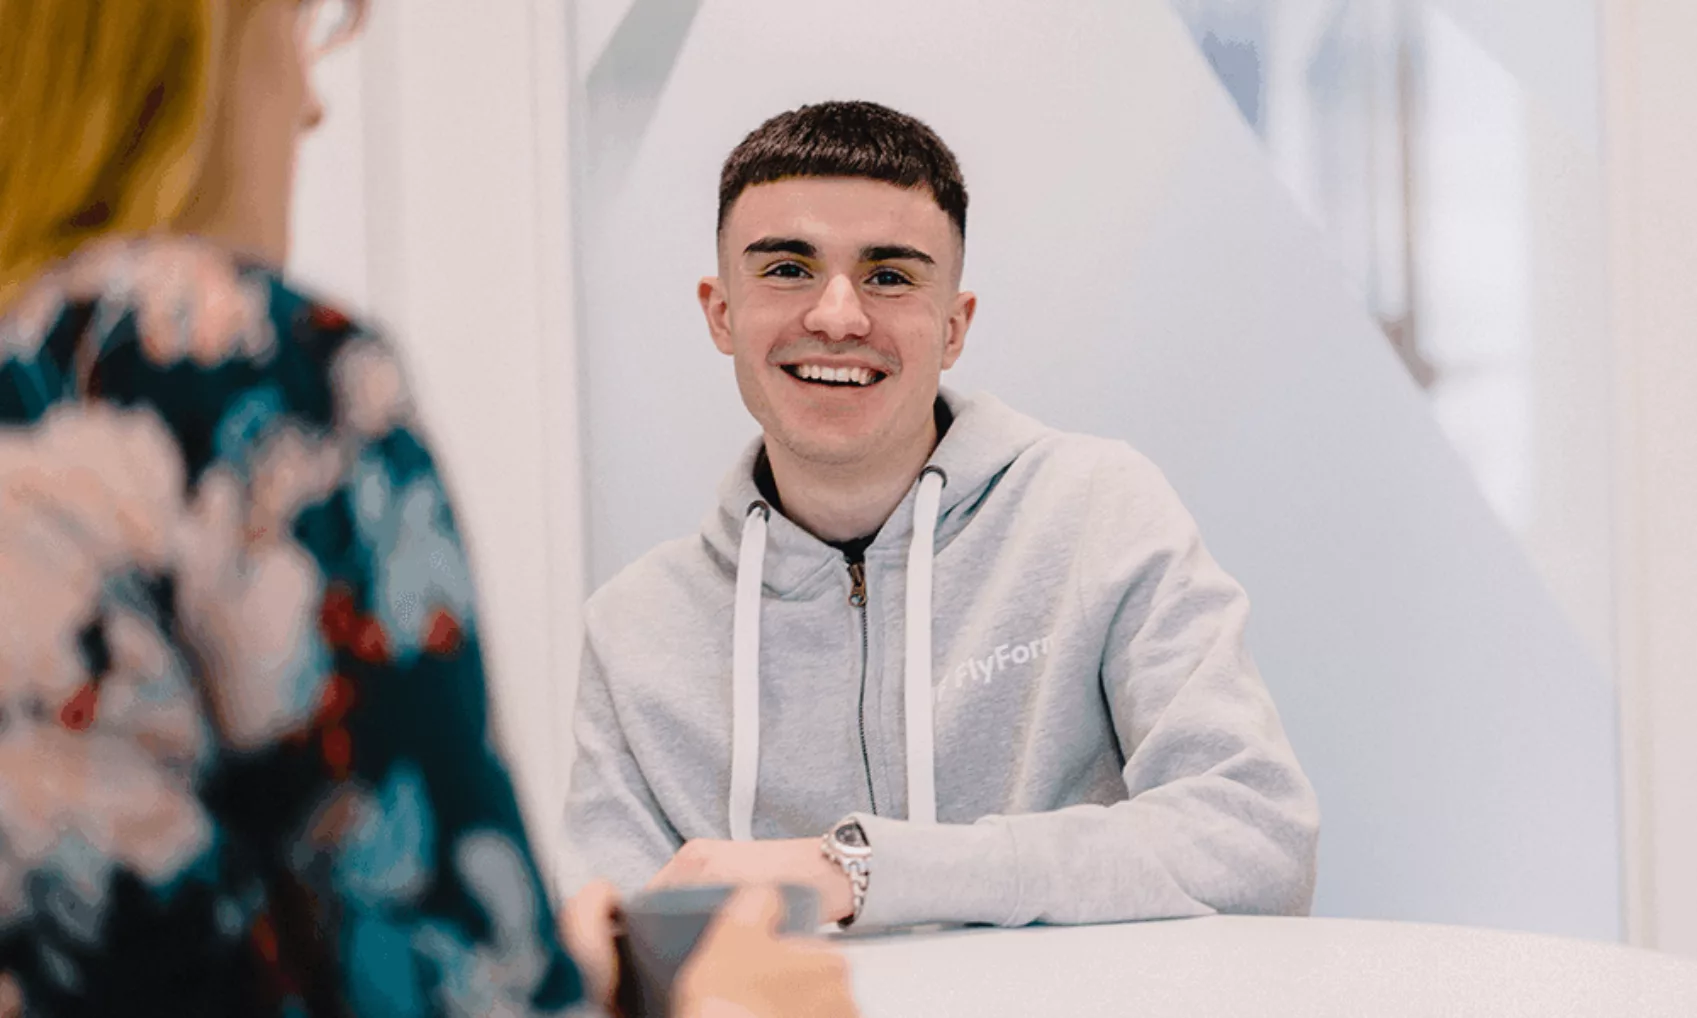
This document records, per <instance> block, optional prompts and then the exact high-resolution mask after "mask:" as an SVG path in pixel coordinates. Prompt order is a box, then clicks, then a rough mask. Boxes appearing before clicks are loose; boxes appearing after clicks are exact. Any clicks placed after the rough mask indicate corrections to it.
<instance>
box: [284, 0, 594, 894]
mask: <svg viewBox="0 0 1697 1018" xmlns="http://www.w3.org/2000/svg"><path fill="white" fill-rule="evenodd" d="M372 8H373V21H372V23H371V24H370V26H369V28H368V30H367V32H366V33H365V36H364V37H363V39H362V40H361V41H360V42H359V43H358V45H357V46H356V47H355V48H354V49H353V50H351V51H350V52H348V53H346V54H339V55H336V56H335V57H333V58H332V59H331V60H330V61H329V62H328V63H327V64H326V65H325V66H323V67H322V68H321V69H320V72H319V75H318V83H319V85H320V87H321V89H322V90H323V91H324V92H325V98H326V103H327V106H328V108H329V119H328V122H327V124H326V125H325V127H324V128H323V130H322V131H321V132H320V134H319V136H318V137H316V138H314V139H313V140H311V141H310V142H309V143H308V144H307V146H306V148H305V151H304V152H303V156H302V165H301V170H300V185H299V192H298V205H297V210H296V218H295V224H294V226H295V245H296V249H295V257H294V260H293V265H292V268H293V269H294V270H295V271H297V272H298V273H299V274H300V275H301V276H302V278H304V279H306V280H308V281H310V282H313V283H316V284H318V285H320V286H322V287H323V288H324V289H326V290H327V291H328V292H330V293H332V294H337V295H340V296H342V297H344V299H346V300H348V301H350V302H351V303H352V304H353V305H354V306H355V307H357V308H358V309H360V310H362V311H366V312H368V313H370V314H373V315H374V316H375V317H376V319H377V320H378V321H379V322H380V323H381V324H383V325H384V326H386V327H388V328H389V329H390V330H391V332H392V334H393V336H394V338H395V339H396V341H397V343H398V345H399V346H400V347H401V349H402V350H403V352H404V353H405V355H406V359H407V362H408V364H409V366H410V368H411V373H412V380H413V385H414V389H415V392H416V395H417V397H418V400H419V403H420V405H421V409H422V412H423V416H424V420H425V422H426V426H427V428H428V430H429V433H430V435H431V437H432V439H433V442H434V445H435V448H436V451H437V453H438V455H439V458H440V460H441V461H442V463H443V467H444V470H445V472H446V473H447V476H448V480H449V483H450V486H451V490H452V492H453V495H454V498H455V504H456V509H457V510H458V513H459V516H460V521H461V525H462V529H463V530H464V532H465V535H466V538H467V543H468V544H469V546H470V549H471V553H472V558H473V566H474V568H475V570H476V573H477V579H478V589H479V594H480V600H481V605H480V608H481V623H482V626H483V638H484V649H485V652H486V655H487V658H488V660H489V662H490V665H491V669H492V674H491V690H492V696H493V700H494V707H495V711H494V715H493V716H494V719H495V724H496V727H497V730H498V732H499V733H500V736H501V738H502V742H503V745H504V748H505V750H506V752H507V754H508V756H509V758H510V759H511V760H512V762H513V764H514V769H515V771H516V778H517V782H518V785H519V792H520V800H521V804H522V805H523V806H524V808H525V811H526V814H527V820H528V822H529V825H530V828H531V834H532V837H533V838H534V839H536V841H537V842H538V847H539V851H540V852H541V853H543V855H544V856H545V857H546V858H545V860H544V866H545V868H548V869H550V870H551V871H552V870H554V868H555V867H556V866H557V865H558V842H559V834H560V832H559V804H560V801H561V800H562V797H563V791H564V789H563V784H562V781H563V773H562V772H563V768H564V766H565V764H566V761H567V760H568V759H569V756H570V745H569V726H567V725H566V724H565V712H566V711H567V710H568V709H569V705H570V704H571V701H572V697H573V695H574V681H575V674H576V664H577V653H578V640H579V633H578V609H579V605H580V603H581V599H582V591H583V581H582V571H581V565H580V555H581V538H582V525H581V517H580V505H581V503H580V499H579V494H578V477H577V470H578V463H579V456H578V447H577V442H578V438H577V401H576V390H577V379H576V374H575V361H574V356H573V345H572V322H573V320H572V316H573V308H572V305H571V300H572V286H571V266H570V245H571V232H570V215H569V208H568V200H569V197H570V195H569V187H568V184H569V174H568V172H567V158H568V154H569V153H568V151H567V118H566V103H567V97H568V95H569V94H570V73H569V67H570V57H569V50H568V43H569V39H568V25H567V18H566V13H567V12H566V10H565V8H564V6H563V5H561V4H559V3H556V2H550V0H500V2H495V3H479V4H475V5H469V4H464V3H458V2H451V0H406V2H403V3H378V4H374V5H372ZM563 736H564V738H563Z"/></svg>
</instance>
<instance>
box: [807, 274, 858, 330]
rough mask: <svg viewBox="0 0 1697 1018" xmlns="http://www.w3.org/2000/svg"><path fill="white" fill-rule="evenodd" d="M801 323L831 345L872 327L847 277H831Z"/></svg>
mask: <svg viewBox="0 0 1697 1018" xmlns="http://www.w3.org/2000/svg"><path fill="white" fill-rule="evenodd" d="M801 324H802V326H803V327H804V328H806V329H807V331H809V332H811V333H813V334H814V335H817V336H823V337H824V338H826V339H828V340H831V341H833V342H841V341H842V340H845V339H853V338H855V337H858V336H864V335H866V333H867V332H868V331H870V330H871V328H872V320H871V319H870V318H868V317H867V316H866V309H865V308H864V307H862V306H861V303H860V294H859V293H857V292H856V291H855V288H854V284H853V283H851V282H849V278H848V277H847V276H835V277H833V278H832V279H831V281H830V282H829V283H828V284H826V286H825V292H824V293H822V294H820V295H819V302H818V303H817V304H815V305H813V308H812V310H810V311H808V313H807V317H806V318H804V319H802V323H801Z"/></svg>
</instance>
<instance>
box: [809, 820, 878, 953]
mask: <svg viewBox="0 0 1697 1018" xmlns="http://www.w3.org/2000/svg"><path fill="white" fill-rule="evenodd" d="M842 826H843V825H842V824H838V825H837V826H836V827H832V828H831V831H830V833H828V834H826V835H825V837H824V838H823V839H822V840H821V841H820V843H819V850H820V852H821V853H822V854H823V855H824V856H825V858H827V859H829V860H831V861H832V862H834V863H836V864H837V866H838V868H840V869H841V870H842V871H843V875H844V876H846V877H848V881H849V894H850V901H851V911H850V912H849V917H848V918H847V919H843V920H841V921H839V922H838V923H837V925H838V926H839V927H842V928H844V929H846V928H848V927H849V926H851V925H853V924H854V921H855V920H856V919H859V918H860V912H861V909H862V908H864V907H865V905H866V890H867V888H868V887H869V886H870V885H871V882H872V867H871V865H870V862H871V860H870V859H869V858H867V857H866V856H864V855H849V854H848V853H846V852H844V851H843V850H842V849H841V848H840V847H839V846H838V844H837V830H838V828H840V827H842ZM855 826H857V827H858V826H859V825H858V824H856V825H855ZM870 847H871V846H870V845H868V846H867V848H868V849H870Z"/></svg>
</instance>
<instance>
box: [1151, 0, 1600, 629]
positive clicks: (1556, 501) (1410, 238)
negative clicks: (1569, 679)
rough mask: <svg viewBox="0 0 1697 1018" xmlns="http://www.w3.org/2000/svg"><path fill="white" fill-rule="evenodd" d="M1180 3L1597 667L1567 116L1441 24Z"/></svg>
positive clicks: (1588, 419) (1596, 443)
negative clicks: (1560, 604) (1549, 105)
mask: <svg viewBox="0 0 1697 1018" xmlns="http://www.w3.org/2000/svg"><path fill="white" fill-rule="evenodd" d="M1482 2H1485V0H1482ZM1579 2H1588V0H1579ZM1171 3H1172V5H1173V7H1174V8H1175V10H1176V11H1177V12H1178V13H1179V15H1180V16H1181V18H1182V19H1183V20H1184V21H1185V22H1186V24H1187V25H1188V26H1189V28H1190V30H1191V33H1192V35H1193V37H1194V38H1195V39H1196V41H1197V44H1198V46H1199V48H1200V49H1201V50H1202V53H1203V55H1204V56H1205V57H1206V58H1207V59H1208V61H1209V63H1210V64H1211V65H1212V66H1213V68H1214V70H1215V73H1216V74H1217V75H1218V77H1219V78H1220V81H1221V83H1222V84H1223V85H1225V87H1226V89H1227V90H1228V91H1229V92H1230V93H1231V94H1232V97H1233V99H1234V100H1235V101H1236V103H1237V105H1238V108H1239V110H1240V111H1242V112H1243V114H1244V116H1245V118H1246V119H1248V120H1249V122H1250V124H1251V125H1252V126H1253V127H1254V128H1255V130H1256V132H1257V134H1259V135H1260V136H1261V138H1262V140H1263V142H1264V144H1265V146H1266V150H1267V153H1268V157H1269V159H1270V161H1271V162H1272V165H1273V167H1274V171H1275V172H1276V174H1277V175H1278V176H1279V178H1280V179H1281V180H1282V181H1283V182H1284V183H1285V185H1286V186H1287V187H1288V188H1289V189H1290V191H1291V193H1292V195H1293V197H1294V198H1295V200H1296V201H1297V203H1298V204H1299V205H1301V206H1302V208H1303V209H1304V210H1305V211H1307V213H1308V214H1309V215H1310V216H1311V217H1312V218H1313V219H1314V220H1315V221H1316V222H1317V223H1319V224H1320V225H1321V227H1322V228H1323V229H1324V230H1325V232H1326V234H1327V237H1328V240H1329V242H1330V245H1331V248H1332V253H1333V256H1334V257H1335V258H1336V259H1337V264H1338V266H1339V268H1340V269H1341V270H1342V271H1343V273H1344V274H1345V275H1346V276H1347V277H1348V278H1349V279H1350V280H1351V281H1352V282H1353V283H1354V285H1355V286H1356V288H1357V289H1358V291H1359V292H1360V294H1361V297H1362V300H1363V303H1364V305H1365V306H1366V307H1367V308H1368V310H1370V311H1371V312H1372V313H1373V315H1374V317H1375V319H1376V320H1377V321H1378V322H1379V324H1380V327H1381V329H1382V330H1383V332H1384V334H1385V336H1386V339H1387V341H1389V342H1390V343H1391V344H1392V345H1393V347H1394V348H1395V349H1396V351H1397V353H1398V354H1399V355H1400V357H1401V358H1402V361H1403V363H1404V364H1405V366H1406V367H1407V368H1408V370H1409V372H1410V374H1411V375H1412V376H1413V377H1414V378H1415V380H1416V381H1417V382H1418V383H1419V384H1420V385H1421V386H1422V387H1423V388H1424V389H1426V390H1427V392H1428V394H1429V395H1430V397H1431V402H1432V408H1433V413H1434V414H1435V415H1436V418H1437V420H1438V422H1439V424H1440V426H1441V427H1442V428H1443V430H1444V432H1445V433H1446V434H1447V435H1448V436H1449V438H1450V440H1451V441H1452V442H1453V443H1454V445H1455V446H1456V448H1457V450H1458V451H1459V452H1460V454H1461V455H1462V457H1463V458H1464V459H1465V460H1466V461H1467V463H1468V465H1469V467H1470V468H1471V470H1472V472H1473V475H1474V477H1475V479H1476V480H1477V482H1478V484H1479V486H1480V488H1481V490H1482V491H1483V493H1484V494H1485V496H1486V498H1487V499H1488V500H1489V501H1490V503H1491V505H1492V507H1493V508H1494V509H1495V510H1496V512H1497V514H1498V515H1499V517H1500V518H1501V519H1502V520H1503V521H1504V523H1505V524H1506V525H1507V526H1508V527H1509V528H1510V529H1511V530H1512V531H1514V533H1515V534H1516V535H1517V536H1518V537H1519V538H1520V541H1521V543H1522V546H1523V547H1524V548H1525V550H1526V552H1527V553H1528V555H1529V556H1530V557H1531V558H1532V560H1533V562H1534V564H1535V565H1536V566H1537V567H1538V569H1539V570H1540V572H1541V573H1542V575H1543V576H1544V579H1545V581H1546V582H1547V583H1548V584H1549V586H1550V588H1551V590H1552V592H1553V593H1554V594H1555V596H1556V598H1557V599H1558V600H1559V601H1560V602H1561V603H1562V605H1563V607H1564V608H1565V609H1566V611H1567V614H1568V616H1569V618H1570V619H1571V620H1572V621H1573V623H1574V624H1575V625H1576V626H1577V627H1578V628H1579V629H1580V631H1581V632H1582V633H1583V634H1584V636H1585V637H1586V639H1587V642H1588V643H1589V644H1590V645H1591V647H1592V648H1593V650H1594V652H1595V654H1596V656H1597V659H1598V660H1599V661H1606V660H1608V658H1609V656H1610V653H1611V652H1610V645H1611V642H1612V641H1611V636H1610V632H1611V625H1612V616H1613V601H1612V597H1611V594H1610V586H1611V582H1610V575H1611V559H1610V555H1611V550H1610V546H1609V530H1610V520H1609V511H1608V506H1607V499H1606V495H1605V494H1604V493H1605V492H1606V490H1607V487H1608V483H1609V474H1610V462H1609V453H1608V442H1607V438H1606V434H1605V432H1606V430H1607V425H1606V422H1607V420H1608V419H1609V418H1608V414H1609V401H1610V394H1609V391H1608V381H1607V376H1608V371H1607V368H1608V355H1607V348H1606V337H1605V335H1604V333H1603V319H1602V314H1603V308H1604V301H1605V293H1604V290H1603V279H1604V274H1603V271H1602V258H1603V245H1604V234H1603V229H1602V224H1601V219H1600V201H1601V177H1600V172H1599V169H1598V167H1597V165H1596V162H1595V157H1594V153H1592V152H1591V151H1590V150H1589V148H1588V147H1587V146H1588V143H1587V140H1586V139H1584V138H1579V137H1576V136H1575V134H1574V132H1573V131H1572V130H1571V127H1570V124H1571V122H1572V120H1573V118H1572V117H1569V116H1567V115H1566V114H1569V113H1572V112H1573V111H1564V110H1554V109H1550V108H1548V107H1547V106H1546V105H1544V103H1545V102H1546V101H1547V100H1548V98H1549V97H1547V96H1543V95H1538V94H1533V93H1531V92H1530V91H1529V90H1528V89H1527V88H1526V87H1525V86H1524V85H1523V83H1522V82H1520V81H1519V80H1517V79H1516V77H1515V76H1514V75H1513V74H1512V73H1510V71H1508V70H1507V69H1505V65H1504V63H1503V62H1502V61H1501V60H1499V59H1498V57H1499V56H1501V54H1496V53H1492V52H1490V51H1488V50H1487V49H1486V48H1485V47H1484V46H1482V45H1481V44H1480V42H1478V41H1476V40H1475V39H1474V38H1473V37H1472V36H1471V35H1469V34H1468V32H1467V31H1466V30H1464V29H1463V28H1462V27H1460V26H1459V25H1458V24H1457V23H1456V22H1455V21H1454V20H1452V18H1451V17H1450V16H1449V14H1448V13H1446V12H1445V10H1443V9H1442V6H1441V5H1436V4H1432V5H1429V4H1425V3H1420V2H1417V0H1409V2H1405V0H1171ZM1497 13H1498V14H1501V15H1503V16H1508V15H1510V14H1512V13H1514V12H1512V11H1508V10H1507V9H1506V8H1505V9H1504V10H1503V11H1498V12H1497ZM1530 27H1532V26H1529V28H1530ZM1535 37H1536V31H1535V29H1534V30H1530V31H1528V32H1527V33H1525V35H1524V36H1523V38H1535ZM1556 101H1560V98H1559V97H1557V100H1556ZM1534 153H1536V156H1534ZM1552 220H1556V221H1559V223H1558V224H1557V225H1556V227H1555V228H1554V230H1553V231H1552V229H1551V226H1550V224H1551V221H1552ZM1552 238H1553V239H1552ZM1556 309H1560V310H1559V313H1558V312H1557V310H1556Z"/></svg>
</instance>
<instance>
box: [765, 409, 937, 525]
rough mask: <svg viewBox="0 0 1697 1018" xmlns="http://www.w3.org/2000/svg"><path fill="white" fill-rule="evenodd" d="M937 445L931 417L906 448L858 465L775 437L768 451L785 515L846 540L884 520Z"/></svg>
mask: <svg viewBox="0 0 1697 1018" xmlns="http://www.w3.org/2000/svg"><path fill="white" fill-rule="evenodd" d="M936 446H937V426H936V422H935V421H927V422H926V426H925V432H924V439H923V441H919V442H915V443H913V444H911V445H909V446H908V448H907V451H906V452H905V453H904V454H902V455H892V456H883V457H874V458H873V459H872V460H871V461H870V462H867V463H865V464H863V465H860V466H858V467H844V466H841V465H837V464H832V465H828V466H823V465H820V464H816V463H811V462H808V461H807V460H804V459H801V458H799V457H797V456H794V455H792V454H791V453H790V452H789V451H788V450H787V449H784V448H783V447H782V446H781V445H779V444H778V443H776V442H771V441H768V442H767V443H766V456H767V459H768V460H769V461H770V462H771V465H772V481H773V483H774V484H775V485H776V486H777V489H778V494H779V496H780V497H781V498H782V500H783V506H784V515H785V516H788V517H789V518H790V520H791V521H793V522H794V523H796V524H797V525H798V526H800V527H801V528H802V529H803V530H806V531H807V532H808V533H810V534H812V535H813V536H814V537H817V538H819V539H820V540H821V541H831V542H841V541H852V540H854V539H855V538H859V537H865V536H866V535H868V534H871V533H873V532H875V531H877V530H878V529H879V528H880V527H882V526H883V525H884V521H885V520H887V519H889V518H890V514H891V513H893V512H895V511H896V506H898V505H900V504H901V501H902V499H903V498H904V497H906V496H907V491H908V489H909V488H911V487H913V481H914V478H916V477H918V476H919V472H920V471H922V470H924V469H925V463H926V461H927V460H929V459H930V458H931V451H932V450H933V449H935V448H936Z"/></svg>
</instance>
